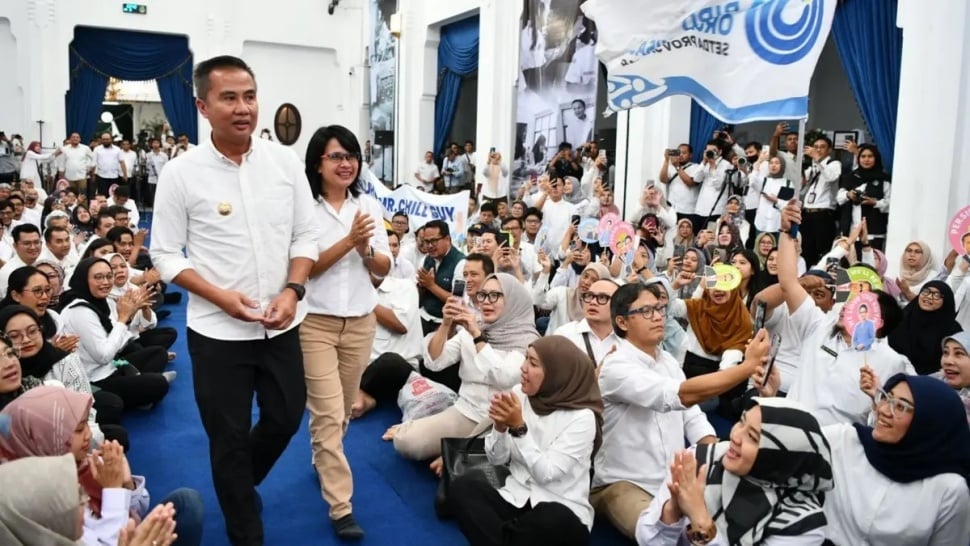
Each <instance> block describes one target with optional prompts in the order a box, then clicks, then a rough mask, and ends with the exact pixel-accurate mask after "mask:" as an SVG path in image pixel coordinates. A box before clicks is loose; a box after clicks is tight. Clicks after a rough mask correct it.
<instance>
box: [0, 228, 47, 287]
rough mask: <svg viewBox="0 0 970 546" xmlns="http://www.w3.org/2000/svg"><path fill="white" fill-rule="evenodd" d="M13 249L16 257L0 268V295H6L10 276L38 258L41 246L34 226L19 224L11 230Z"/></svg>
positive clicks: (38, 232) (38, 234)
mask: <svg viewBox="0 0 970 546" xmlns="http://www.w3.org/2000/svg"><path fill="white" fill-rule="evenodd" d="M13 240H14V243H13V249H14V251H15V252H16V255H15V256H14V257H12V258H10V260H8V261H7V263H5V264H3V267H0V294H4V295H6V294H7V281H8V280H9V279H10V274H11V273H13V272H14V271H15V270H17V269H19V268H21V267H23V266H25V265H33V263H34V262H36V261H37V258H38V257H39V256H40V249H41V246H43V244H42V241H41V238H40V230H39V229H37V226H35V225H34V224H20V225H19V226H17V227H15V228H13Z"/></svg>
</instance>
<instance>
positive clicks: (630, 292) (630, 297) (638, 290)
mask: <svg viewBox="0 0 970 546" xmlns="http://www.w3.org/2000/svg"><path fill="white" fill-rule="evenodd" d="M644 292H650V293H651V294H653V296H654V297H655V298H657V299H658V300H659V299H660V298H661V297H663V293H662V292H660V288H659V287H658V285H657V284H643V283H639V282H635V283H630V284H624V285H623V286H621V287H619V288H617V290H616V292H614V293H613V297H612V298H610V319H611V320H612V321H613V332H614V333H615V334H616V337H619V338H625V337H626V331H625V330H623V329H622V328H620V327H619V326H617V324H616V318H617V317H625V316H626V314H627V313H628V312H629V311H630V306H631V305H633V302H635V301H637V298H639V297H640V294H642V293H644Z"/></svg>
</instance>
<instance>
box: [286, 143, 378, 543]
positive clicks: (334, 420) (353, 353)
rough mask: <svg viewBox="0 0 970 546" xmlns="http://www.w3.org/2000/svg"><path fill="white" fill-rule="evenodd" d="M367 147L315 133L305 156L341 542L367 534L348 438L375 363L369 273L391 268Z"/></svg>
mask: <svg viewBox="0 0 970 546" xmlns="http://www.w3.org/2000/svg"><path fill="white" fill-rule="evenodd" d="M360 162H361V149H360V143H359V142H358V141H357V137H355V136H354V134H353V133H352V132H350V130H349V129H347V128H345V127H342V126H339V125H331V126H329V127H322V128H320V129H317V131H316V133H314V134H313V137H311V139H310V143H309V144H308V145H307V152H306V175H307V179H308V181H309V183H310V191H311V193H312V194H313V197H314V199H316V204H315V207H314V217H315V219H316V223H317V227H318V228H319V233H320V238H319V239H318V241H317V245H318V248H319V251H320V255H319V257H318V258H317V261H316V263H315V264H313V267H312V268H311V269H310V280H309V281H308V282H307V285H306V296H307V312H308V314H307V316H306V318H305V319H304V320H303V324H302V325H301V326H300V344H301V346H302V347H303V361H304V369H305V376H306V384H307V408H308V409H309V411H310V442H311V447H312V450H313V464H314V466H315V467H316V469H317V473H318V474H319V476H320V488H321V489H322V491H323V498H324V500H326V501H327V504H329V505H330V521H331V524H332V525H333V527H334V529H335V530H336V532H337V535H338V536H339V537H341V538H343V539H348V538H360V537H362V536H363V534H364V531H363V530H362V529H361V528H360V526H359V525H358V524H357V522H356V520H355V519H354V516H353V510H352V507H351V503H350V498H351V495H352V494H353V477H352V476H351V472H350V464H349V463H348V462H347V457H346V456H345V455H344V450H343V435H344V432H346V430H347V425H348V423H349V422H350V413H351V406H353V404H354V402H355V401H356V400H357V391H358V389H359V388H360V377H361V374H363V372H364V368H365V367H366V366H367V363H368V362H369V361H370V349H371V345H372V344H373V342H374V333H375V331H376V329H377V319H376V317H375V316H374V307H376V306H377V291H376V290H375V289H374V286H373V285H372V284H371V281H370V278H371V275H374V276H376V277H378V278H382V277H384V276H385V275H387V274H388V272H389V271H390V268H391V251H390V248H389V246H388V243H387V232H386V231H385V230H384V229H383V225H381V227H380V229H377V228H376V223H377V222H382V218H383V210H382V208H381V205H380V203H378V202H377V200H375V199H374V198H373V197H371V196H369V195H367V194H365V193H364V192H363V191H361V182H360V181H359V180H360Z"/></svg>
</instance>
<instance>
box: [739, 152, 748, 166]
mask: <svg viewBox="0 0 970 546" xmlns="http://www.w3.org/2000/svg"><path fill="white" fill-rule="evenodd" d="M747 164H748V158H746V157H744V156H743V155H742V156H738V166H739V167H743V166H745V165H747Z"/></svg>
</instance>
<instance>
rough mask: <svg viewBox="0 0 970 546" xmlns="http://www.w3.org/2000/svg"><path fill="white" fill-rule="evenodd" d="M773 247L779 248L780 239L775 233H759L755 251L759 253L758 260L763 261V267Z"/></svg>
mask: <svg viewBox="0 0 970 546" xmlns="http://www.w3.org/2000/svg"><path fill="white" fill-rule="evenodd" d="M773 248H778V239H777V238H776V237H775V236H774V235H772V234H771V233H762V234H760V235H758V238H757V239H756V240H755V244H754V253H755V254H757V255H758V260H759V261H761V266H762V267H764V265H765V262H766V261H767V260H768V254H769V253H770V252H771V249H773Z"/></svg>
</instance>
